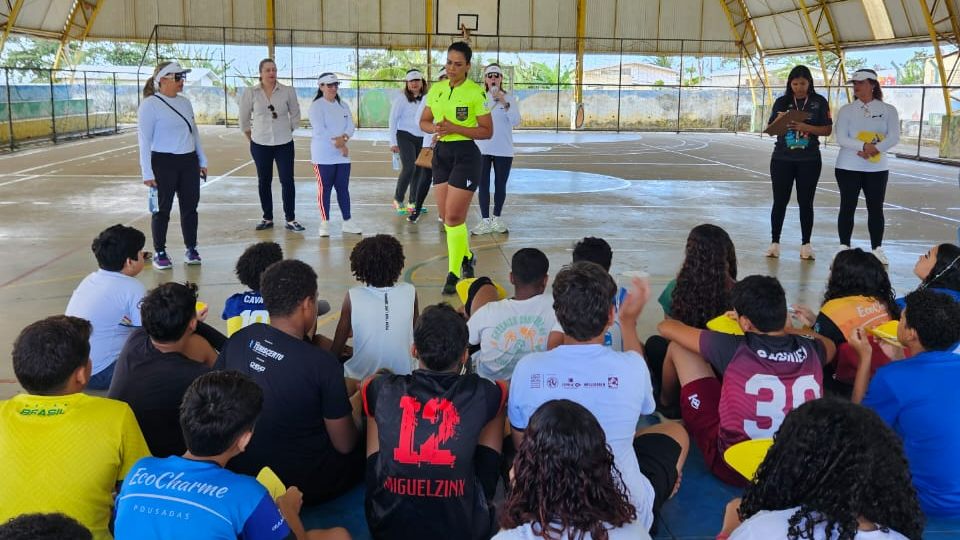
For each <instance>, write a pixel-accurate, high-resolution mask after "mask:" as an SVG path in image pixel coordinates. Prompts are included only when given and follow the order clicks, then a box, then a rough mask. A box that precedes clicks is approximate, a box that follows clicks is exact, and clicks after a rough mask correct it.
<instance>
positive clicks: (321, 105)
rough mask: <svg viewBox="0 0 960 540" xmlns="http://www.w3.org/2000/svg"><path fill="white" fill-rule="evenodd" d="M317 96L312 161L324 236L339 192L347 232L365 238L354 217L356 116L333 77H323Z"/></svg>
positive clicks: (311, 114)
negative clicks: (352, 140) (352, 173)
mask: <svg viewBox="0 0 960 540" xmlns="http://www.w3.org/2000/svg"><path fill="white" fill-rule="evenodd" d="M317 84H318V85H319V88H317V95H316V96H315V97H314V98H313V103H311V104H310V111H309V112H308V113H307V117H308V118H309V119H310V126H311V129H312V134H311V136H312V138H311V140H310V161H311V162H312V163H313V172H314V173H316V175H317V202H318V203H319V206H320V220H321V221H320V236H330V196H331V194H332V193H333V190H334V189H336V190H337V205H338V206H340V214H341V215H342V216H343V232H345V233H352V234H363V232H362V231H361V230H360V226H359V225H357V224H356V223H355V222H353V221H352V220H351V219H350V217H351V215H350V149H349V147H348V146H347V141H349V140H350V137H353V131H354V125H353V114H351V113H350V108H349V107H347V106H346V104H344V103H343V102H341V101H340V95H339V94H338V93H337V91H338V89H339V88H340V81H339V80H338V79H337V76H336V75H334V74H333V73H329V72H328V73H321V74H320V77H319V78H318V79H317Z"/></svg>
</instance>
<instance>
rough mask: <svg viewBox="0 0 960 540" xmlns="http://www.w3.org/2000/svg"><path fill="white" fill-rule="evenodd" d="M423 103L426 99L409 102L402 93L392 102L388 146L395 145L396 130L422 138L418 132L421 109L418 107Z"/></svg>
mask: <svg viewBox="0 0 960 540" xmlns="http://www.w3.org/2000/svg"><path fill="white" fill-rule="evenodd" d="M424 102H426V99H420V100H414V101H409V100H407V95H406V94H405V93H403V92H401V93H400V95H399V96H397V98H396V99H394V100H393V106H392V107H390V146H396V145H397V131H398V130H402V131H406V132H407V133H409V134H411V135H415V136H417V137H423V135H424V133H423V131H421V130H420V114H422V113H423V109H422V108H421V107H420V105H421V104H422V103H424Z"/></svg>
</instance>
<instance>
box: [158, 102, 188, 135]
mask: <svg viewBox="0 0 960 540" xmlns="http://www.w3.org/2000/svg"><path fill="white" fill-rule="evenodd" d="M153 97H155V98H157V99H159V100H160V101H161V102H163V104H164V105H166V106H167V107H170V110H171V111H173V112H175V113H177V116H179V117H180V118H183V121H184V122H186V123H187V129H189V130H190V134H191V135H193V126H191V125H190V121H189V120H187V117H186V116H184V115H182V114H180V111H178V110H177V109H176V108H174V106H173V105H171V104H169V103H167V100H165V99H163V98H162V97H160V96H158V95H156V94H153Z"/></svg>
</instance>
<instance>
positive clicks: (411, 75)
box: [406, 69, 423, 82]
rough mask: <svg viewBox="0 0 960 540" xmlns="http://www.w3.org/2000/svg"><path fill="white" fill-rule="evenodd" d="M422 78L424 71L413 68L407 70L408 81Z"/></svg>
mask: <svg viewBox="0 0 960 540" xmlns="http://www.w3.org/2000/svg"><path fill="white" fill-rule="evenodd" d="M422 78H423V73H420V71H419V70H416V69H411V70H410V71H408V72H407V76H406V80H407V82H410V81H419V80H420V79H422Z"/></svg>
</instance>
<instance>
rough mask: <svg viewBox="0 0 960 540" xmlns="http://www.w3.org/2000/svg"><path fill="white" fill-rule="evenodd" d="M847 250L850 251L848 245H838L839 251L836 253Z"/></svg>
mask: <svg viewBox="0 0 960 540" xmlns="http://www.w3.org/2000/svg"><path fill="white" fill-rule="evenodd" d="M848 249H850V246H849V245H848V244H840V249H839V250H837V251H846V250H848Z"/></svg>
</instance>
